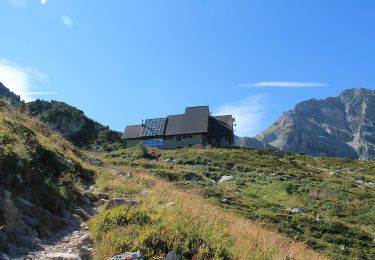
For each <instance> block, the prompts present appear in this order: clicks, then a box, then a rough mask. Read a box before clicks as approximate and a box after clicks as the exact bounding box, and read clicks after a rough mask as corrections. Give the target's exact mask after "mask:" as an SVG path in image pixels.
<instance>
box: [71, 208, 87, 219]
mask: <svg viewBox="0 0 375 260" xmlns="http://www.w3.org/2000/svg"><path fill="white" fill-rule="evenodd" d="M73 213H74V214H77V215H78V216H79V217H80V218H81V219H82V220H83V221H88V220H89V219H90V215H89V214H87V212H86V211H84V210H83V209H80V208H75V209H73Z"/></svg>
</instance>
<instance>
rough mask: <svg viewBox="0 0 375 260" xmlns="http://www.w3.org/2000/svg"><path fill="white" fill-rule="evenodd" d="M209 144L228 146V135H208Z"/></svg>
mask: <svg viewBox="0 0 375 260" xmlns="http://www.w3.org/2000/svg"><path fill="white" fill-rule="evenodd" d="M210 145H213V146H215V147H230V146H231V144H230V136H215V137H213V136H212V137H210Z"/></svg>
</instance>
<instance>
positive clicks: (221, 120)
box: [210, 115, 234, 136]
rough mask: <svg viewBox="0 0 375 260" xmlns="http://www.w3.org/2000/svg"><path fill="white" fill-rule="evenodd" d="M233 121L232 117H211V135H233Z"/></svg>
mask: <svg viewBox="0 0 375 260" xmlns="http://www.w3.org/2000/svg"><path fill="white" fill-rule="evenodd" d="M233 121H234V119H233V117H232V116H231V115H226V116H213V117H210V135H211V136H222V135H229V136H231V135H233Z"/></svg>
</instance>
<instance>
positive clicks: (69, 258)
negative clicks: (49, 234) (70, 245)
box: [45, 252, 81, 260]
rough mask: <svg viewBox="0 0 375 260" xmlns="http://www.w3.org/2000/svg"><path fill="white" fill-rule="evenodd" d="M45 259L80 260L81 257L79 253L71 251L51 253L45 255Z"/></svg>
mask: <svg viewBox="0 0 375 260" xmlns="http://www.w3.org/2000/svg"><path fill="white" fill-rule="evenodd" d="M45 259H48V260H80V259H81V258H80V257H79V255H77V254H69V253H63V252H58V253H49V254H47V255H45Z"/></svg>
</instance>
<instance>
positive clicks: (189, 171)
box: [100, 148, 375, 259]
mask: <svg viewBox="0 0 375 260" xmlns="http://www.w3.org/2000/svg"><path fill="white" fill-rule="evenodd" d="M100 158H101V159H102V160H103V161H106V162H107V163H110V164H112V165H116V166H117V167H131V168H135V169H137V170H138V171H141V172H144V173H145V174H148V175H152V176H155V177H157V178H158V179H159V178H160V179H163V180H165V181H168V182H169V183H171V184H173V185H172V186H173V187H174V188H179V189H182V190H185V192H187V193H188V194H190V193H192V194H196V195H194V200H196V199H197V196H199V198H202V197H205V198H206V199H207V200H205V201H208V202H209V204H210V205H212V206H215V207H217V209H220V210H222V211H223V212H233V213H235V214H236V215H237V216H243V217H245V218H247V219H250V220H253V221H255V222H259V223H263V224H264V225H266V226H267V227H268V228H271V229H273V230H276V231H279V232H281V233H283V234H284V235H286V236H288V237H289V238H291V239H293V240H294V239H295V240H298V241H303V242H306V243H307V244H308V245H309V246H311V247H312V248H314V249H315V250H317V251H320V252H322V253H324V254H325V255H327V256H329V257H332V258H338V259H339V258H346V257H350V258H359V259H374V258H375V242H374V241H375V240H374V238H375V225H374V219H375V186H374V185H375V163H374V162H365V161H355V160H351V159H332V158H313V157H308V156H304V155H299V154H289V153H285V154H281V155H280V154H278V153H276V152H273V151H257V150H246V149H208V148H207V149H203V148H189V149H180V150H173V151H167V150H157V149H147V150H145V149H144V148H134V149H123V150H118V151H115V152H113V153H110V154H101V155H100ZM222 176H233V177H234V179H233V180H230V181H224V182H219V180H220V178H221V177H222ZM200 203H201V199H199V202H195V204H196V205H199V204H200ZM208 214H209V213H208ZM223 214H224V213H223ZM297 259H299V258H298V257H297Z"/></svg>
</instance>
